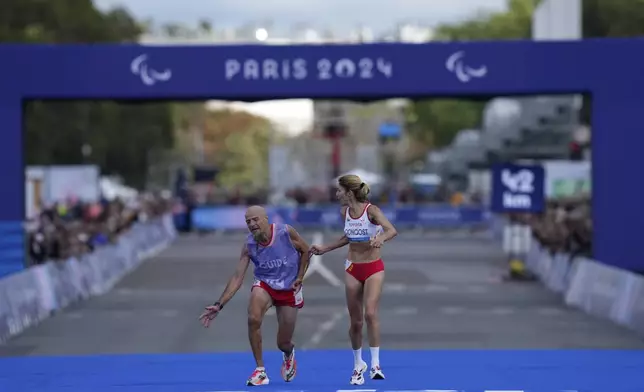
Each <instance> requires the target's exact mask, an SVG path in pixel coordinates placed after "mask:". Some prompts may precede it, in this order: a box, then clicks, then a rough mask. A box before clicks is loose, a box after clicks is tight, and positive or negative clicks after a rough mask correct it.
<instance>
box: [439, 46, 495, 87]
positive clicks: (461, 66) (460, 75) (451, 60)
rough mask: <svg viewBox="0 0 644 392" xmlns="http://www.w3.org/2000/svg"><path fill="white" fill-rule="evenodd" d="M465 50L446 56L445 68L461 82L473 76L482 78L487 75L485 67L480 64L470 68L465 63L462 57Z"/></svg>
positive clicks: (467, 80) (465, 81)
mask: <svg viewBox="0 0 644 392" xmlns="http://www.w3.org/2000/svg"><path fill="white" fill-rule="evenodd" d="M464 57H465V52H463V51H458V52H456V53H454V54H452V55H451V56H449V57H448V58H447V61H446V62H445V68H447V70H448V71H450V72H452V73H453V74H455V75H456V78H457V79H458V80H460V81H461V82H463V83H467V82H469V81H470V80H472V79H473V78H482V77H484V76H486V75H487V67H486V66H485V65H482V66H480V67H478V68H472V67H470V66H467V65H465V63H464V62H463V59H464Z"/></svg>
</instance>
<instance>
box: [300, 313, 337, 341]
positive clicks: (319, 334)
mask: <svg viewBox="0 0 644 392" xmlns="http://www.w3.org/2000/svg"><path fill="white" fill-rule="evenodd" d="M344 315H345V312H336V313H334V314H333V315H332V316H331V318H329V319H328V320H327V321H325V322H323V323H322V324H320V326H319V327H318V328H317V330H316V331H315V333H314V334H313V336H311V339H310V340H309V341H308V343H307V344H305V345H304V348H313V347H316V346H317V345H318V344H320V342H322V340H323V339H324V338H325V337H326V335H328V334H329V332H331V331H332V330H333V328H335V326H336V325H337V324H338V322H340V320H342V318H343V317H344Z"/></svg>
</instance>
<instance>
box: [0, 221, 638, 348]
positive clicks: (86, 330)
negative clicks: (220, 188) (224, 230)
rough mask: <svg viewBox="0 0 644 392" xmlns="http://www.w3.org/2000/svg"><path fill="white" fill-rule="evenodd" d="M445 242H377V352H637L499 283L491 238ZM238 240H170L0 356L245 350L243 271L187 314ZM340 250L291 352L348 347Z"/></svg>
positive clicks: (209, 290) (321, 274)
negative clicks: (219, 308) (237, 284)
mask: <svg viewBox="0 0 644 392" xmlns="http://www.w3.org/2000/svg"><path fill="white" fill-rule="evenodd" d="M326 236H327V238H326V239H325V240H330V239H331V238H330V236H329V235H326ZM306 237H307V238H308V240H313V237H314V236H313V235H311V234H307V235H306ZM315 237H319V235H315ZM456 237H457V238H455V237H454V236H451V235H440V234H439V235H433V236H426V235H420V234H412V233H408V234H404V233H403V234H401V235H400V236H399V237H398V238H396V239H395V240H394V241H392V242H391V243H388V244H386V246H385V248H384V250H383V259H384V260H385V263H386V268H387V272H386V274H387V275H386V286H385V288H384V295H383V299H382V304H381V311H380V314H381V319H382V321H381V328H382V339H383V343H382V346H383V347H384V348H389V349H395V348H401V349H439V348H440V349H463V348H473V349H512V348H517V349H518V348H540V349H542V348H616V349H642V348H644V339H642V338H640V337H638V336H637V335H635V334H634V333H632V332H630V331H628V330H626V329H624V328H621V327H618V326H614V325H612V324H611V323H610V322H607V321H604V320H600V319H596V318H593V317H591V316H588V315H585V314H583V313H581V312H579V311H576V310H573V309H568V308H566V307H565V306H564V305H563V304H562V301H561V299H560V298H559V297H558V296H557V295H555V294H552V293H550V292H548V291H546V290H545V289H544V288H542V287H541V286H540V285H539V284H537V283H507V282H502V280H501V276H502V274H503V273H504V272H505V263H504V258H503V255H502V253H501V252H500V250H499V246H498V245H497V244H495V243H493V242H491V241H490V240H487V239H484V238H482V237H480V236H474V235H472V236H470V235H467V234H461V235H459V236H456ZM318 240H320V238H316V241H318ZM242 241H243V239H242V237H241V236H232V237H215V236H205V237H200V236H190V237H182V238H179V239H178V240H177V241H176V242H175V243H174V244H173V245H172V246H171V247H170V248H169V249H167V250H166V251H164V252H163V253H162V254H160V255H159V256H158V257H156V258H154V259H152V260H150V261H148V262H146V263H144V264H143V265H142V266H141V267H139V268H138V269H137V270H136V271H134V272H133V273H132V274H131V275H129V276H127V277H126V278H125V279H124V280H122V281H121V282H120V284H119V285H118V286H117V287H116V288H115V289H114V290H113V291H112V292H110V293H108V294H106V295H104V296H102V297H98V298H93V299H91V300H89V301H86V302H83V303H78V304H75V305H73V306H71V307H69V308H68V309H66V310H65V311H63V312H61V313H60V314H57V315H55V316H54V317H52V318H50V319H48V320H46V321H44V322H43V323H41V324H40V325H38V326H36V327H34V328H31V329H29V330H27V331H25V332H24V333H23V334H21V335H20V336H18V337H16V338H14V339H12V340H11V341H9V342H8V343H7V344H5V345H4V346H1V347H0V356H34V355H70V354H117V353H118V354H124V353H191V352H218V351H219V352H223V351H246V350H248V341H247V334H246V303H247V299H248V294H249V288H250V282H251V276H252V272H250V271H249V274H248V276H247V279H246V283H245V285H244V287H243V288H242V289H241V290H240V291H239V292H238V294H237V296H236V297H235V298H234V299H233V301H232V302H231V303H230V304H228V306H227V307H226V309H225V310H224V311H223V313H222V314H221V315H220V317H218V318H217V319H216V321H215V323H214V325H213V327H211V328H210V329H204V328H202V327H201V326H200V324H199V322H198V321H197V317H198V315H199V313H200V311H201V310H202V308H203V306H205V305H207V304H209V303H212V302H213V301H214V300H215V299H217V298H218V296H219V295H220V293H221V291H222V290H223V288H224V286H225V284H226V280H227V279H228V277H229V276H230V274H231V273H232V271H233V269H234V267H235V264H236V262H237V259H238V257H239V251H240V247H241V243H242ZM345 251H346V250H338V251H335V252H333V253H331V254H327V255H324V256H323V257H322V258H320V259H318V260H317V261H315V265H316V266H315V267H312V268H313V269H314V270H315V271H314V272H313V273H312V274H311V275H310V277H309V278H308V279H307V280H306V282H305V286H304V296H305V307H304V309H303V310H302V311H300V314H299V320H298V325H297V331H296V343H297V344H298V346H299V347H300V348H301V349H304V348H308V349H314V348H347V347H348V336H347V331H348V318H347V315H346V312H345V304H344V289H343V287H342V285H341V283H340V282H341V279H342V278H343V275H342V274H343V261H344V256H345ZM320 266H321V267H320ZM263 333H264V347H265V349H267V350H268V349H274V348H275V335H276V321H275V316H274V312H269V315H268V317H267V319H266V321H265V323H264V327H263Z"/></svg>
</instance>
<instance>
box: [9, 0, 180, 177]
mask: <svg viewBox="0 0 644 392" xmlns="http://www.w3.org/2000/svg"><path fill="white" fill-rule="evenodd" d="M141 26H142V24H140V23H139V22H137V21H136V20H135V19H134V18H133V17H132V16H131V15H130V14H129V13H128V12H127V11H126V10H125V9H123V8H114V9H112V10H110V11H108V12H101V11H100V10H98V9H97V8H96V7H94V5H93V2H92V1H91V0H56V1H44V0H3V1H2V2H0V42H18V43H111V42H135V41H137V40H138V37H139V35H140V34H141V32H142V30H141ZM171 116H172V112H171V110H170V105H169V104H159V103H150V104H132V103H125V102H108V101H103V102H69V101H65V102H63V101H32V102H28V103H27V105H26V108H25V138H24V140H25V144H26V148H25V156H26V163H27V164H41V165H48V164H79V163H92V164H98V165H99V166H100V167H101V170H102V171H103V173H105V174H120V175H121V176H122V177H124V178H125V179H126V181H127V182H129V183H131V184H132V185H137V186H142V185H143V183H144V176H145V172H146V166H147V151H148V150H151V149H154V148H161V147H168V146H170V145H171V144H172V140H173V138H172V128H173V122H172V117H171ZM84 145H88V146H91V152H92V153H91V155H90V156H87V155H84V154H83V146H84Z"/></svg>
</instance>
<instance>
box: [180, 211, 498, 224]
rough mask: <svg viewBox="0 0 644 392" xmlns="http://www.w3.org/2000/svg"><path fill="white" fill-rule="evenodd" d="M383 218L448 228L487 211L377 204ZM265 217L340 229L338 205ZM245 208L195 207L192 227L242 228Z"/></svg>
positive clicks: (480, 220)
mask: <svg viewBox="0 0 644 392" xmlns="http://www.w3.org/2000/svg"><path fill="white" fill-rule="evenodd" d="M381 208H382V211H383V213H384V214H385V216H387V218H388V219H389V220H390V221H391V223H393V224H394V225H396V226H398V227H424V228H449V227H464V226H473V225H481V224H485V223H487V222H488V215H489V214H488V213H487V211H486V210H485V209H484V208H481V207H458V208H456V207H452V206H446V205H437V206H427V207H400V208H386V207H381ZM267 212H268V216H269V219H270V220H271V222H275V223H287V224H289V225H293V226H294V227H299V228H341V227H342V224H343V217H342V215H341V213H340V208H339V207H338V206H331V207H303V208H289V207H273V208H268V209H267ZM245 213H246V207H244V206H241V207H232V206H231V207H199V208H196V209H194V210H193V211H192V223H193V227H194V229H196V230H239V229H246V221H245V218H244V214H245Z"/></svg>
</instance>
